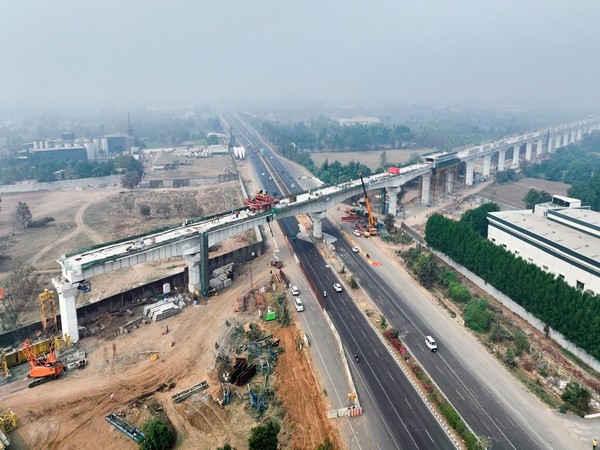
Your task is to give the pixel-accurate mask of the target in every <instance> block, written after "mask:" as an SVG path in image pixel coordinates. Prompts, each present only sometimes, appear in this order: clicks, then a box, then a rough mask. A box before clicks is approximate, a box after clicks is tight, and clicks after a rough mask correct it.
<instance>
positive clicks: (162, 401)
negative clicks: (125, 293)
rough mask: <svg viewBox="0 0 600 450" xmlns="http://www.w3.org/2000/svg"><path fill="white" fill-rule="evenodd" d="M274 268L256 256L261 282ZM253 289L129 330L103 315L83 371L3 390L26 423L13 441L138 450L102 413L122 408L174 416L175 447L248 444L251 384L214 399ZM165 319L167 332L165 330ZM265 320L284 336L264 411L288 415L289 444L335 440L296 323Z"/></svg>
mask: <svg viewBox="0 0 600 450" xmlns="http://www.w3.org/2000/svg"><path fill="white" fill-rule="evenodd" d="M267 270H268V267H267V266H266V265H265V264H264V262H263V261H255V262H254V263H253V276H254V283H255V284H256V285H257V286H261V285H267V286H269V285H270V283H268V282H267V280H268V277H269V275H268V272H267ZM256 280H259V281H258V282H257V281H256ZM260 280H262V282H260ZM248 287H249V280H248V279H247V277H245V276H242V277H241V279H240V280H238V282H236V283H234V287H233V288H232V289H230V290H227V291H225V292H223V293H221V294H220V295H218V296H215V297H211V298H210V299H209V300H208V301H202V304H201V306H200V307H194V306H188V307H187V308H185V309H184V310H183V311H182V313H181V314H179V315H177V316H174V317H171V318H169V319H167V320H165V321H164V322H158V323H153V322H150V323H147V324H141V325H140V326H139V327H138V328H137V329H132V330H131V333H129V334H118V333H117V330H118V327H119V325H122V324H123V322H125V321H127V320H130V319H131V318H129V317H120V318H119V317H114V318H111V317H110V316H106V317H104V318H103V320H102V321H103V323H104V325H105V329H104V330H103V331H102V334H101V336H99V337H90V338H85V339H83V340H82V341H81V348H82V349H83V350H86V351H87V352H88V355H87V357H88V361H89V363H88V366H87V367H86V368H85V369H83V370H80V371H70V372H67V373H66V375H65V376H64V377H62V378H61V379H59V380H56V381H53V382H51V383H48V384H45V385H42V386H38V387H35V388H33V389H27V387H26V386H27V380H26V378H24V377H22V376H21V377H19V379H18V380H17V381H15V382H13V383H10V384H9V385H7V386H5V387H3V388H0V392H1V396H2V402H1V403H2V407H10V408H12V410H13V411H14V412H15V414H16V415H17V418H18V421H19V428H18V429H17V430H16V431H13V432H11V434H10V437H11V440H12V442H13V445H14V448H16V449H18V450H19V449H30V448H47V449H66V448H68V449H88V448H99V447H95V444H90V439H92V440H93V442H96V443H102V444H101V447H102V448H104V449H115V450H116V449H125V448H131V449H133V448H136V445H135V443H134V442H133V441H132V440H130V439H129V438H127V437H126V436H125V435H123V434H122V433H120V432H119V431H118V430H116V429H115V428H114V427H113V426H111V425H110V424H108V423H107V422H106V421H105V419H104V416H106V415H107V414H109V413H110V412H121V411H122V412H123V413H124V414H125V419H126V420H127V421H128V422H130V423H131V424H133V425H136V426H141V424H142V423H143V422H144V421H145V420H146V419H147V418H148V417H149V416H150V415H151V414H153V415H163V417H166V418H168V420H169V421H170V422H171V423H172V424H173V426H174V427H175V429H176V430H177V435H178V439H177V447H176V448H177V449H182V450H183V449H214V448H216V447H217V446H220V445H223V444H224V443H225V442H229V443H230V444H231V445H232V446H234V447H237V448H238V449H242V448H246V446H247V438H248V435H249V431H250V429H251V428H252V427H254V426H256V425H257V423H258V422H256V421H255V420H254V419H253V417H252V411H251V410H250V407H249V402H248V398H247V397H248V395H247V391H246V387H245V386H243V387H239V388H237V389H238V392H239V393H240V395H242V396H243V397H244V401H242V400H241V399H240V398H239V397H238V396H237V395H232V401H231V404H230V405H227V406H224V407H222V406H219V405H218V404H217V403H216V402H215V401H213V398H216V397H222V395H221V389H220V384H219V381H220V380H218V379H217V374H216V371H215V370H214V364H215V357H216V354H217V350H216V348H215V343H220V344H221V345H225V344H226V343H227V336H231V330H232V327H234V326H235V324H236V323H237V324H243V323H247V322H251V321H252V322H255V321H256V320H257V319H256V313H257V309H256V307H250V308H249V309H248V310H247V311H246V312H240V313H235V312H233V311H234V304H235V303H236V300H237V298H238V296H239V295H241V294H243V293H244V292H245V290H247V289H248ZM250 305H252V303H250ZM140 308H141V307H140ZM138 315H141V311H135V315H134V317H135V316H138ZM226 321H228V322H229V325H230V326H228V325H227V324H226ZM166 326H168V327H169V332H168V334H166V335H162V334H161V333H162V332H163V331H164V330H165V327H166ZM264 327H265V330H266V332H268V333H273V335H274V337H275V338H279V339H280V344H279V345H280V346H281V347H282V348H283V352H282V353H281V354H280V356H279V358H278V361H277V363H276V369H275V371H274V373H273V374H272V375H271V376H270V377H269V379H268V380H269V381H268V382H269V384H270V385H273V386H274V387H275V395H276V398H277V401H273V405H272V406H271V405H270V407H269V409H267V412H266V413H265V418H266V417H271V416H274V417H275V418H277V419H281V418H282V417H283V421H282V431H281V433H280V436H279V437H280V442H282V448H290V449H307V450H308V449H314V448H315V447H316V446H317V445H319V444H321V443H322V442H323V441H324V440H325V438H327V437H329V439H331V440H332V441H333V442H334V443H335V442H338V440H339V438H338V437H337V433H336V431H334V429H333V427H332V425H331V424H330V422H329V421H328V419H327V418H326V416H325V406H324V402H323V396H322V394H321V393H320V389H319V387H318V385H317V384H316V382H315V379H314V375H313V371H312V367H311V363H310V361H309V358H308V357H307V353H306V350H301V351H298V350H297V349H296V342H297V341H298V337H299V332H298V330H297V329H296V328H295V326H293V325H290V326H288V327H286V328H280V327H279V326H277V325H271V324H269V326H264ZM153 353H155V354H157V355H158V359H157V360H156V361H151V360H150V356H151V355H152V354H153ZM22 370H25V369H24V368H23V369H22ZM204 380H207V381H208V382H209V385H210V388H209V390H207V391H204V392H201V393H198V394H194V395H193V396H192V397H191V398H189V399H187V400H185V401H184V402H181V403H179V404H175V403H174V402H173V401H172V400H171V398H170V397H171V396H172V395H173V394H175V393H176V392H178V391H181V390H183V389H185V388H186V387H188V386H190V385H193V384H195V383H199V382H201V381H204ZM256 383H258V385H262V383H263V377H262V376H261V375H255V377H254V378H253V380H252V385H253V386H254V385H255V384H256ZM111 397H112V398H111ZM279 403H280V404H281V407H282V408H283V411H284V412H283V411H282V410H281V409H280V408H278V406H277V405H278V404H279Z"/></svg>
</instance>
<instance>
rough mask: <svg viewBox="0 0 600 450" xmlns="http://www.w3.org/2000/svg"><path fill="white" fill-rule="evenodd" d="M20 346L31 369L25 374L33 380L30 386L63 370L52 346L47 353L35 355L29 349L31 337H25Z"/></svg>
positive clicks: (55, 375)
mask: <svg viewBox="0 0 600 450" xmlns="http://www.w3.org/2000/svg"><path fill="white" fill-rule="evenodd" d="M21 348H22V350H23V353H24V354H25V356H26V357H27V361H29V365H30V366H31V370H30V371H29V373H28V374H27V378H33V381H32V382H31V383H29V387H30V388H32V387H34V386H38V385H40V384H42V383H46V382H48V381H52V380H54V379H56V378H58V377H59V376H60V374H61V373H62V372H63V364H62V362H61V361H58V359H57V358H56V350H55V349H54V347H51V348H50V352H49V353H48V354H47V355H45V356H36V355H34V354H33V351H32V350H31V339H27V340H26V341H25V342H23V344H22V346H21Z"/></svg>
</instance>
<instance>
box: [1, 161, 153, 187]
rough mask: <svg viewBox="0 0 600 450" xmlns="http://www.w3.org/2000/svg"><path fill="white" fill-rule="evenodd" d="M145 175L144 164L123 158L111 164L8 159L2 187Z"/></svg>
mask: <svg viewBox="0 0 600 450" xmlns="http://www.w3.org/2000/svg"><path fill="white" fill-rule="evenodd" d="M123 171H124V172H136V173H138V174H140V175H141V174H142V173H143V171H144V170H143V165H142V163H141V161H137V160H136V159H134V158H133V157H132V156H128V155H122V156H117V157H115V158H114V159H109V160H107V161H96V160H94V161H88V160H84V161H73V160H63V161H60V160H53V159H50V158H43V159H37V158H22V159H16V158H14V157H8V156H5V157H3V158H2V159H0V184H15V183H17V182H19V181H23V180H32V179H33V180H35V181H38V182H48V181H57V180H70V179H77V178H92V177H103V176H107V175H114V174H117V173H122V172H123Z"/></svg>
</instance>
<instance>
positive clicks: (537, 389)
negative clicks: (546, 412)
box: [511, 370, 560, 409]
mask: <svg viewBox="0 0 600 450" xmlns="http://www.w3.org/2000/svg"><path fill="white" fill-rule="evenodd" d="M511 372H512V374H513V375H514V377H515V378H517V379H518V380H519V381H521V383H523V384H524V385H525V386H526V387H527V389H529V390H530V391H531V392H532V393H533V394H535V395H536V396H537V397H538V398H539V399H540V400H541V401H543V402H544V403H546V404H547V405H548V406H550V407H551V408H554V409H558V408H559V406H560V402H559V401H558V400H557V399H556V397H554V395H552V394H551V393H550V392H548V389H546V387H545V386H544V385H543V384H542V383H541V382H540V381H537V382H536V381H534V380H532V379H531V378H529V377H528V376H527V375H525V374H524V373H523V372H521V371H519V370H514V371H511Z"/></svg>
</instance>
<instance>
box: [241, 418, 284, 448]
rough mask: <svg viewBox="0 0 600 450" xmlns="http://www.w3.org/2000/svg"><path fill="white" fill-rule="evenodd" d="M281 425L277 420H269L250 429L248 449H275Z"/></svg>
mask: <svg viewBox="0 0 600 450" xmlns="http://www.w3.org/2000/svg"><path fill="white" fill-rule="evenodd" d="M280 429H281V427H280V426H279V424H278V423H277V422H274V421H272V420H270V421H269V422H267V423H266V424H264V425H259V426H257V427H254V428H252V430H250V437H249V438H248V449H249V450H277V446H278V445H279V439H277V434H279V430H280Z"/></svg>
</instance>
